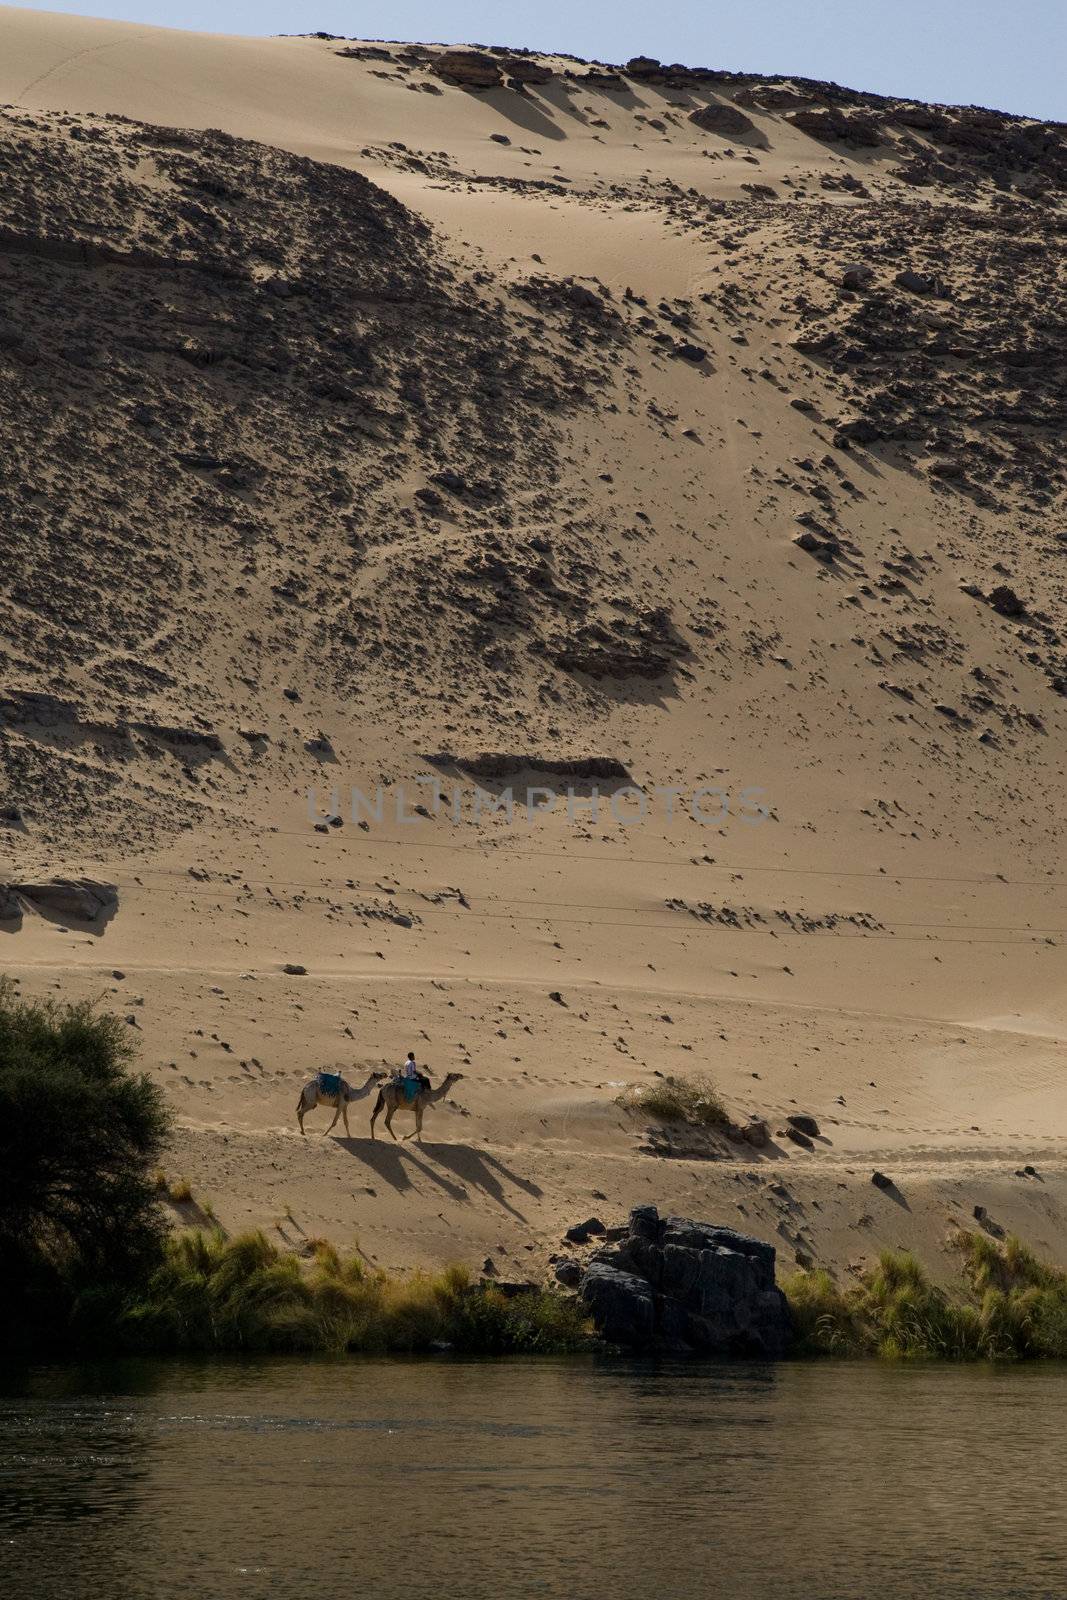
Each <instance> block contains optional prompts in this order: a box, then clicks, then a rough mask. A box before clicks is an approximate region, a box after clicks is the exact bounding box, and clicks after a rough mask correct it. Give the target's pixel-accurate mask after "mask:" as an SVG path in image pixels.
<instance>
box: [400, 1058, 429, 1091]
mask: <svg viewBox="0 0 1067 1600" xmlns="http://www.w3.org/2000/svg"><path fill="white" fill-rule="evenodd" d="M400 1081H401V1083H402V1084H403V1086H404V1094H405V1097H406V1098H407V1100H408V1101H409V1102H410V1101H412V1100H414V1098H415V1096H416V1095H417V1094H418V1092H419V1090H420V1089H428V1088H429V1087H430V1080H429V1078H428V1077H427V1076H426V1072H425V1070H424V1071H422V1072H420V1071H419V1069H418V1067H417V1066H416V1065H415V1052H414V1050H409V1051H408V1058H407V1060H406V1061H405V1062H404V1065H403V1066H402V1067H401V1069H400Z"/></svg>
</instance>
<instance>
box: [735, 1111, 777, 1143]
mask: <svg viewBox="0 0 1067 1600" xmlns="http://www.w3.org/2000/svg"><path fill="white" fill-rule="evenodd" d="M740 1133H741V1138H742V1139H743V1140H744V1142H745V1144H750V1145H751V1146H752V1148H753V1149H754V1150H765V1149H766V1148H767V1146H768V1145H769V1144H770V1142H771V1130H770V1129H769V1128H768V1126H767V1124H766V1122H765V1121H764V1120H763V1118H762V1117H752V1118H751V1119H750V1121H748V1122H746V1123H743V1124H742V1126H741V1129H740Z"/></svg>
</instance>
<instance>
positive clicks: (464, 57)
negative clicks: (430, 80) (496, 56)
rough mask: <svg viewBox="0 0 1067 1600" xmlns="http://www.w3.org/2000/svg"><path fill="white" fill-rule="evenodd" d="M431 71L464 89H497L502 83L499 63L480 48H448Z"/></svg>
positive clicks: (433, 64)
mask: <svg viewBox="0 0 1067 1600" xmlns="http://www.w3.org/2000/svg"><path fill="white" fill-rule="evenodd" d="M430 71H431V72H435V73H436V74H437V76H438V77H439V78H443V79H444V81H445V83H451V84H453V85H456V86H457V87H459V88H462V89H495V88H497V87H498V86H499V83H500V67H499V65H498V64H497V62H495V61H494V60H493V59H492V57H491V56H485V55H483V54H482V52H481V51H480V50H446V51H445V52H444V53H443V54H442V55H439V56H438V57H437V58H436V60H435V61H434V62H433V63H432V65H431V67H430Z"/></svg>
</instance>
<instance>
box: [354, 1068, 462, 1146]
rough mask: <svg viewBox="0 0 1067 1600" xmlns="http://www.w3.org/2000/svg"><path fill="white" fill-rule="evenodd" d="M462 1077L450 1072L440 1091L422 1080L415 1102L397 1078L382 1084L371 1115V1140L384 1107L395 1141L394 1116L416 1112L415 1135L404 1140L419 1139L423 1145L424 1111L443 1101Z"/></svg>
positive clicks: (407, 1134)
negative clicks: (405, 1112)
mask: <svg viewBox="0 0 1067 1600" xmlns="http://www.w3.org/2000/svg"><path fill="white" fill-rule="evenodd" d="M462 1076H463V1074H462V1072H450V1073H449V1074H448V1077H447V1078H446V1079H445V1081H444V1083H442V1085H441V1087H440V1088H439V1089H431V1088H430V1085H429V1082H428V1080H427V1079H425V1078H420V1080H419V1085H420V1086H419V1092H418V1094H417V1095H416V1096H415V1098H414V1099H413V1100H409V1099H408V1098H407V1096H406V1094H405V1092H404V1089H403V1086H402V1084H401V1083H399V1082H398V1081H397V1080H396V1079H395V1078H391V1079H390V1080H389V1082H388V1083H383V1084H381V1085H380V1087H379V1089H378V1099H377V1101H376V1102H375V1106H374V1110H373V1111H372V1112H371V1114H370V1136H371V1138H372V1139H373V1138H374V1124H375V1122H376V1121H377V1118H378V1113H379V1111H381V1110H382V1108H383V1107H384V1109H385V1126H386V1128H387V1129H388V1131H389V1132H390V1133H392V1134H393V1138H394V1139H395V1138H396V1134H395V1133H393V1116H394V1114H395V1113H396V1112H397V1111H414V1113H415V1130H414V1132H413V1133H405V1135H404V1138H405V1139H418V1141H419V1143H420V1144H421V1143H422V1113H423V1111H424V1110H425V1109H426V1107H427V1106H428V1105H431V1104H432V1103H433V1101H435V1100H443V1099H444V1097H445V1095H446V1094H447V1093H448V1091H449V1089H451V1087H452V1085H453V1084H454V1083H458V1082H459V1081H460V1079H461V1078H462ZM423 1084H425V1085H426V1087H425V1088H423V1087H422V1085H423Z"/></svg>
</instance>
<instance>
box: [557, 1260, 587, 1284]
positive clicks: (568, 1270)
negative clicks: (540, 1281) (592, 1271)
mask: <svg viewBox="0 0 1067 1600" xmlns="http://www.w3.org/2000/svg"><path fill="white" fill-rule="evenodd" d="M581 1281H582V1265H581V1262H579V1261H574V1260H571V1259H570V1258H567V1259H565V1260H563V1261H557V1263H556V1282H557V1283H562V1285H563V1287H564V1288H565V1289H577V1287H578V1285H579V1284H580V1283H581Z"/></svg>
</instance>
